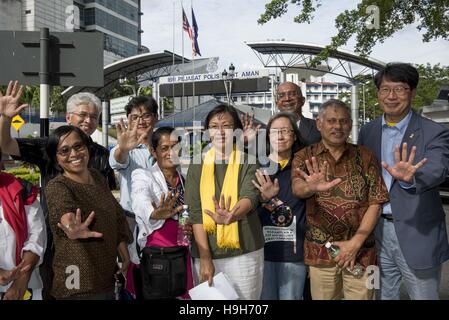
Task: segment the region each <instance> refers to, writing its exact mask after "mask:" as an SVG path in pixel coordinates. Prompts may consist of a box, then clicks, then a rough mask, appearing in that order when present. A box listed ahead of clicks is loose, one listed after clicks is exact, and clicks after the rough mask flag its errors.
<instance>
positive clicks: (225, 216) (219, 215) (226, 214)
mask: <svg viewBox="0 0 449 320" xmlns="http://www.w3.org/2000/svg"><path fill="white" fill-rule="evenodd" d="M212 200H213V201H214V204H215V212H212V211H210V210H207V209H205V210H204V211H205V212H206V214H208V215H209V216H210V217H211V218H212V219H213V220H214V221H215V223H217V224H231V223H232V222H234V221H236V217H235V213H236V212H237V210H238V209H239V206H237V205H235V206H234V207H233V208H232V210H231V197H228V201H227V203H225V198H224V195H221V201H220V203H218V201H217V199H216V198H215V197H212Z"/></svg>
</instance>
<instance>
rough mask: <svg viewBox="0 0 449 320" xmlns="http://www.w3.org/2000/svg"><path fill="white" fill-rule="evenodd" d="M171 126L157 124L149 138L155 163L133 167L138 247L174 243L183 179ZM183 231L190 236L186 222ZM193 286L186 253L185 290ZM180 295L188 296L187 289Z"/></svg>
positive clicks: (182, 200)
mask: <svg viewBox="0 0 449 320" xmlns="http://www.w3.org/2000/svg"><path fill="white" fill-rule="evenodd" d="M173 131H174V128H172V127H161V128H159V129H158V130H156V131H155V132H154V133H153V135H152V138H151V140H152V141H151V146H152V148H151V153H152V155H153V157H154V159H155V160H156V163H155V164H154V165H153V166H152V167H151V168H149V169H136V170H134V172H133V173H132V178H131V186H132V187H131V189H132V191H131V198H132V209H133V212H134V213H135V214H136V222H137V224H138V227H139V234H138V236H137V242H138V244H139V247H140V248H141V249H143V248H144V247H146V246H147V247H148V246H151V247H175V246H177V245H178V244H177V231H178V215H179V213H180V212H181V211H182V205H183V204H184V178H183V177H182V175H181V174H180V173H179V172H178V170H177V164H178V163H179V159H178V152H179V139H178V136H175V135H174V134H172V133H173ZM184 233H185V234H187V235H189V236H191V235H192V228H191V226H190V225H188V226H187V227H186V228H185V229H184ZM192 287H193V280H192V269H191V259H190V254H188V256H187V284H186V288H187V290H189V289H191V288H192ZM182 298H189V296H188V294H187V292H186V293H185V294H184V295H182Z"/></svg>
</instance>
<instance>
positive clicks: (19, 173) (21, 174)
mask: <svg viewBox="0 0 449 320" xmlns="http://www.w3.org/2000/svg"><path fill="white" fill-rule="evenodd" d="M6 172H8V173H10V174H12V175H14V176H15V177H17V178H20V179H22V180H27V181H29V182H31V183H33V184H35V185H39V178H40V172H39V170H34V173H33V172H32V170H30V169H29V168H25V167H18V168H14V169H10V170H7V171H6Z"/></svg>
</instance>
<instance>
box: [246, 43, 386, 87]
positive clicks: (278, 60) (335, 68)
mask: <svg viewBox="0 0 449 320" xmlns="http://www.w3.org/2000/svg"><path fill="white" fill-rule="evenodd" d="M246 44H247V45H248V46H249V47H250V48H251V49H252V50H253V51H254V53H255V54H256V56H257V57H258V58H259V60H260V62H261V63H262V64H263V65H264V67H266V68H275V67H277V68H281V69H282V70H284V69H287V68H293V69H295V68H296V69H307V70H315V71H323V65H320V66H317V67H313V66H312V65H311V64H310V61H311V60H312V59H313V58H314V57H315V56H317V55H318V54H319V53H320V52H321V51H322V50H323V49H324V48H325V47H324V46H321V45H317V44H311V43H303V42H290V41H260V42H246ZM324 63H325V65H326V66H325V69H328V70H329V71H328V73H331V74H335V75H338V76H341V77H345V78H347V79H349V80H351V81H355V80H356V78H357V76H361V75H364V76H366V75H373V74H374V73H375V72H376V71H378V70H380V69H382V68H384V67H385V63H384V62H382V61H379V60H376V59H373V58H370V57H368V58H362V57H360V56H359V55H357V54H355V53H353V52H350V51H346V50H337V51H336V52H334V53H333V54H331V55H330V57H329V59H327V60H326V61H324Z"/></svg>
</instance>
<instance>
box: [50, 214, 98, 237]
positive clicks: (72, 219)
mask: <svg viewBox="0 0 449 320" xmlns="http://www.w3.org/2000/svg"><path fill="white" fill-rule="evenodd" d="M94 217H95V213H94V212H93V211H92V212H91V213H90V214H89V216H88V217H87V219H86V220H85V221H84V222H81V209H79V208H78V209H76V215H75V214H74V213H73V212H68V213H66V214H64V215H63V216H62V217H61V220H60V222H58V227H59V228H60V229H62V230H63V231H64V232H65V234H66V236H67V238H69V239H71V240H75V239H86V238H101V237H103V234H102V233H100V232H96V231H90V230H89V225H90V224H91V223H92V220H93V219H94Z"/></svg>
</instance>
